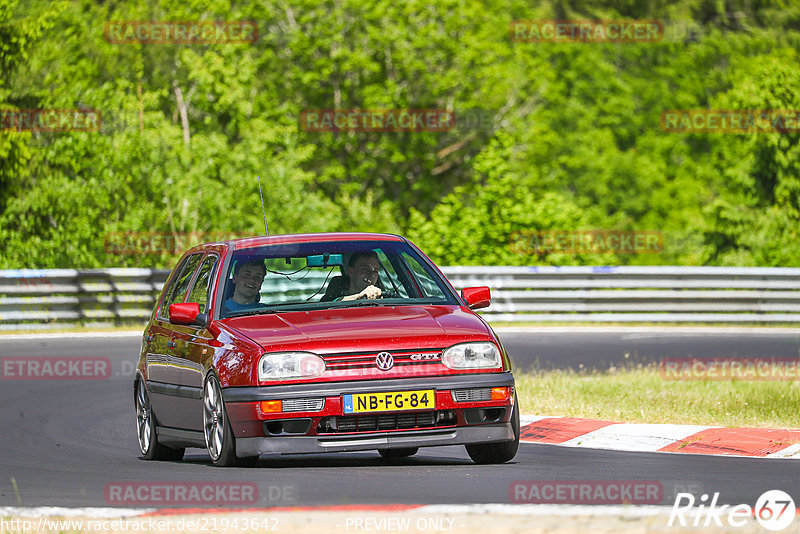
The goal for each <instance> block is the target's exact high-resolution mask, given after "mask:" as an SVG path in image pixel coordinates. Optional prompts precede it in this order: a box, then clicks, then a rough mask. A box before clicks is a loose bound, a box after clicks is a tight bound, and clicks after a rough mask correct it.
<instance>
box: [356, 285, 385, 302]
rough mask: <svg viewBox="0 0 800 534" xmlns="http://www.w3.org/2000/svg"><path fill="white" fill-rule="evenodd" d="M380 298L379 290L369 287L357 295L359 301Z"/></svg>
mask: <svg viewBox="0 0 800 534" xmlns="http://www.w3.org/2000/svg"><path fill="white" fill-rule="evenodd" d="M380 296H381V288H379V287H375V286H373V285H369V286H367V287H365V288H364V289H363V290H362V291H361V293H359V294H358V297H356V298H359V299H376V298H379V297H380Z"/></svg>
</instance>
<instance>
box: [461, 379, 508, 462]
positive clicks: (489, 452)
mask: <svg viewBox="0 0 800 534" xmlns="http://www.w3.org/2000/svg"><path fill="white" fill-rule="evenodd" d="M511 428H513V429H514V439H512V440H511V441H501V442H499V443H483V444H478V445H467V446H466V448H467V454H469V457H470V458H472V461H474V462H475V463H476V464H502V463H504V462H508V461H510V460H512V459H513V458H514V456H516V455H517V449H518V448H519V401H518V400H517V395H516V394H514V408H513V411H512V413H511Z"/></svg>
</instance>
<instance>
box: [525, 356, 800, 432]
mask: <svg viewBox="0 0 800 534" xmlns="http://www.w3.org/2000/svg"><path fill="white" fill-rule="evenodd" d="M514 377H515V380H516V383H517V394H518V396H519V401H520V405H521V406H522V413H527V414H534V415H548V416H563V417H580V418H587V419H604V420H609V421H615V422H621V423H674V424H687V425H688V424H696V425H713V426H724V427H757V428H779V429H788V428H794V429H797V428H800V410H798V408H797V407H798V406H800V382H798V381H787V380H783V381H777V380H775V381H756V380H750V381H748V380H692V381H688V380H686V381H676V380H665V379H663V378H662V377H661V375H660V374H659V370H658V366H657V365H649V366H645V365H638V366H636V367H631V368H627V369H619V368H611V369H609V370H607V371H602V372H600V371H595V372H583V371H570V370H566V371H565V370H555V371H533V372H526V373H514Z"/></svg>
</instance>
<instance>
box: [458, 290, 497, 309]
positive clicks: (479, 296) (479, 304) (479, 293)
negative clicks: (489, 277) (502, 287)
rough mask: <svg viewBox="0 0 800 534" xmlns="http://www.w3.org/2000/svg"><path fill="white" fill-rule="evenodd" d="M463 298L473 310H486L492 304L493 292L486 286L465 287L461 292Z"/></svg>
mask: <svg viewBox="0 0 800 534" xmlns="http://www.w3.org/2000/svg"><path fill="white" fill-rule="evenodd" d="M461 298H463V299H464V300H465V301H466V302H467V306H469V309H471V310H477V309H479V308H486V307H488V306H489V305H490V304H491V303H492V295H491V292H490V291H489V288H488V287H486V286H481V287H465V288H464V289H462V290H461Z"/></svg>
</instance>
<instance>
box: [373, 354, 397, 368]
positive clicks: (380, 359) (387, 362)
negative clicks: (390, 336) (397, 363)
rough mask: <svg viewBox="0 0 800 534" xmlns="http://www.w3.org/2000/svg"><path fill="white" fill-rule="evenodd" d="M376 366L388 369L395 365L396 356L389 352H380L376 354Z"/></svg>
mask: <svg viewBox="0 0 800 534" xmlns="http://www.w3.org/2000/svg"><path fill="white" fill-rule="evenodd" d="M375 366H376V367H377V368H378V369H380V370H381V371H388V370H389V369H391V368H392V367H394V357H392V355H391V354H389V353H388V352H380V353H378V355H377V356H375Z"/></svg>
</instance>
